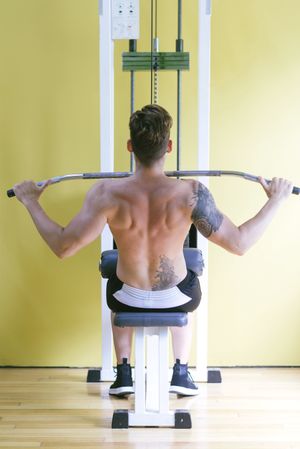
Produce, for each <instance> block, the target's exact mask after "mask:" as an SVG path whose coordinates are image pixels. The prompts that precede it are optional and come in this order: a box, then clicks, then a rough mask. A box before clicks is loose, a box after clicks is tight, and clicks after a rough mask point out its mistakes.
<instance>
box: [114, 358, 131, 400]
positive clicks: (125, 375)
mask: <svg viewBox="0 0 300 449" xmlns="http://www.w3.org/2000/svg"><path fill="white" fill-rule="evenodd" d="M132 393H134V390H133V382H132V375H131V366H130V365H129V363H127V359H123V363H122V364H121V365H117V378H116V380H115V381H114V383H113V384H112V385H111V386H110V389H109V394H113V395H115V396H126V395H127V394H132Z"/></svg>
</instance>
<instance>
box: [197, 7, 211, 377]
mask: <svg viewBox="0 0 300 449" xmlns="http://www.w3.org/2000/svg"><path fill="white" fill-rule="evenodd" d="M210 22H211V0H199V19H198V23H199V24H198V30H199V31H198V52H199V54H198V169H199V170H200V169H201V170H208V169H209V137H210V40H211V31H210ZM201 182H203V183H205V184H206V186H207V187H208V178H204V179H203V180H201ZM198 248H199V249H201V251H202V254H203V259H204V262H205V268H204V270H203V274H202V276H201V278H200V282H201V286H202V288H201V290H202V299H201V303H200V306H199V307H198V310H197V312H196V313H197V320H196V322H197V326H196V330H195V331H196V342H197V346H196V360H197V365H196V373H194V378H195V379H197V380H198V381H203V382H206V381H207V358H208V242H207V239H205V238H204V237H202V235H201V234H200V233H198Z"/></svg>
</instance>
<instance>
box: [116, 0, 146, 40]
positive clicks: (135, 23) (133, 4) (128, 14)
mask: <svg viewBox="0 0 300 449" xmlns="http://www.w3.org/2000/svg"><path fill="white" fill-rule="evenodd" d="M111 1H112V38H113V39H138V38H139V37H140V36H139V35H140V11H139V0H111Z"/></svg>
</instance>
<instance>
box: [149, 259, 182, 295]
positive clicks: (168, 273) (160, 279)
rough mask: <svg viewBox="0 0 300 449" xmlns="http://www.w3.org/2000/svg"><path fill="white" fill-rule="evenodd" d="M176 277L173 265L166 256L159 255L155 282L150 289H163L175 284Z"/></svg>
mask: <svg viewBox="0 0 300 449" xmlns="http://www.w3.org/2000/svg"><path fill="white" fill-rule="evenodd" d="M177 281H178V277H177V276H176V274H175V271H174V265H173V263H172V261H171V259H169V258H168V257H167V256H160V264H159V268H158V270H157V271H156V274H155V282H154V284H153V286H152V290H164V289H166V288H169V287H171V286H174V285H176V284H177Z"/></svg>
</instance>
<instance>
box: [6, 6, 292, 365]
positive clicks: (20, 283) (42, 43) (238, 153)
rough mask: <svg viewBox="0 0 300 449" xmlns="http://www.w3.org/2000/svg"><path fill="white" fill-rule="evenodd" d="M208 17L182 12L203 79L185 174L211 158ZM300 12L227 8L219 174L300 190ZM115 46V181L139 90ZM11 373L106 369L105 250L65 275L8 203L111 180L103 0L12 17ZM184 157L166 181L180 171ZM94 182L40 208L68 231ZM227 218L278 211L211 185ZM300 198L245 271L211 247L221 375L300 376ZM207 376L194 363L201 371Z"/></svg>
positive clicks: (217, 61)
mask: <svg viewBox="0 0 300 449" xmlns="http://www.w3.org/2000/svg"><path fill="white" fill-rule="evenodd" d="M197 3H198V2H197V1H196V0H189V1H188V2H183V6H184V8H183V38H184V46H185V50H186V51H189V52H190V54H191V70H190V71H189V72H187V73H184V74H183V104H182V107H183V117H182V147H183V155H182V168H183V169H192V168H194V166H195V163H196V151H197V76H198V70H197V58H198V46H197V25H198V22H197V13H198V8H197ZM158 4H159V23H158V32H159V37H160V49H161V50H162V51H169V50H171V51H172V50H174V49H175V39H176V33H177V29H176V28H177V23H176V22H177V20H176V14H177V12H176V7H177V2H176V1H175V0H164V1H158ZM149 14H150V2H149V1H146V0H141V30H142V32H141V39H140V40H139V42H138V49H139V50H141V51H142V50H149V47H150V17H149ZM299 17H300V4H299V2H298V1H296V0H286V2H284V4H283V3H282V2H281V1H279V0H252V1H251V2H249V1H246V0H214V1H213V15H212V78H211V88H212V90H211V96H212V98H211V99H212V102H211V155H210V166H211V168H212V169H233V170H243V171H249V172H252V173H254V174H262V175H264V176H266V177H272V176H273V175H278V176H285V177H288V178H291V179H293V180H294V181H295V183H296V184H297V183H298V185H299V184H300V177H299V166H300V164H299V163H300V152H299V132H298V129H299V126H298V117H299V112H300V110H299V104H300V101H299V100H300V90H299V82H298V80H299V73H300V63H299V58H298V49H299V43H300V29H299V26H298V24H299ZM127 48H128V43H127V42H117V43H116V45H115V50H116V51H115V70H116V73H115V119H116V130H115V142H116V163H115V169H116V170H128V168H129V156H128V153H127V152H126V140H127V138H128V118H129V74H128V73H123V72H122V71H121V52H122V51H127ZM0 54H1V64H2V70H1V72H0V95H1V102H0V123H1V125H0V126H1V133H0V148H1V152H0V177H1V186H2V196H1V197H0V214H1V220H0V270H1V290H0V310H1V314H0V342H1V343H0V365H44V366H52V365H53V366H54V365H56V366H58V365H66V366H93V365H96V366H97V365H99V363H100V361H101V354H100V342H101V329H100V301H99V275H98V267H97V264H98V258H99V243H98V242H95V243H94V244H92V245H91V246H90V247H89V248H86V249H85V250H83V251H82V252H81V253H79V254H78V255H77V256H76V257H74V258H71V259H69V260H66V261H63V262H62V261H60V260H58V259H56V258H55V256H53V255H52V254H51V253H50V252H49V251H48V249H47V248H46V246H45V244H44V243H43V242H42V241H41V239H40V237H39V236H38V235H37V234H36V232H35V231H34V229H33V226H32V223H31V221H30V218H29V217H28V216H27V214H26V211H25V210H24V209H23V208H22V207H21V206H20V205H19V204H18V203H17V201H16V200H8V199H7V198H6V197H5V195H4V192H5V189H6V188H8V187H11V186H12V185H13V183H15V182H17V181H19V180H22V179H24V178H33V179H43V178H47V177H49V176H53V175H57V174H64V173H71V172H83V171H92V170H98V168H99V70H98V69H99V68H98V63H99V55H98V2H97V1H96V0H92V1H88V2H87V1H85V0H43V1H40V0H26V2H24V1H23V0H1V2H0ZM136 80H137V85H136V107H141V106H142V105H144V104H146V103H149V101H150V84H149V83H150V76H149V73H138V74H137V75H136ZM159 102H160V103H161V104H162V105H163V106H165V107H166V108H167V109H168V110H170V112H171V113H172V115H173V117H174V129H173V135H172V138H173V141H174V149H175V148H176V133H175V129H176V74H175V73H170V72H168V73H160V74H159ZM175 164H176V161H175V152H174V153H173V155H172V156H170V157H169V159H168V163H167V168H168V169H173V168H175ZM89 186H90V183H88V182H86V181H85V182H70V183H65V184H60V185H57V186H53V187H51V188H49V190H48V191H47V193H45V195H44V197H43V199H42V203H43V205H45V207H46V209H47V211H48V213H49V215H50V216H51V217H53V218H54V219H56V220H58V221H59V222H61V223H62V224H66V223H67V222H68V221H69V220H70V218H71V217H72V216H73V215H74V214H75V213H76V211H77V210H78V209H79V208H80V205H81V203H82V200H83V198H84V194H85V192H86V191H87V189H88V188H89ZM210 186H211V190H212V192H213V193H214V195H215V198H216V201H217V204H218V205H219V207H220V209H222V211H223V212H225V213H226V214H227V215H228V216H230V217H231V218H232V220H233V221H234V222H235V223H237V224H239V223H241V222H242V221H243V220H246V219H247V218H249V216H251V215H253V214H254V213H256V211H257V209H258V207H260V205H262V204H263V202H264V201H265V197H264V193H263V192H262V190H261V189H260V187H259V186H258V185H256V184H253V183H250V182H245V181H243V180H240V179H229V178H222V179H215V180H211V182H210ZM299 228H300V209H299V198H298V197H292V198H291V199H290V200H289V201H288V202H287V203H286V204H285V205H284V206H283V208H282V209H281V211H280V212H279V213H278V215H277V217H276V219H275V220H274V222H273V223H272V225H271V227H270V229H269V231H268V232H267V234H266V236H265V237H264V238H263V239H262V240H261V241H260V242H259V243H258V245H257V246H256V247H255V248H253V249H252V250H251V251H250V252H249V253H248V254H246V255H245V256H243V257H241V258H240V257H236V256H232V255H231V254H228V253H226V252H224V251H223V250H221V249H219V248H217V247H215V246H213V245H210V251H209V364H210V365H270V364H276V365H299V364H300V348H299V343H298V342H299V337H300V335H299V334H300V331H299V316H300V284H299V265H298V254H299V249H300V248H299V237H298V229H299ZM193 361H194V355H193V357H192V362H193Z"/></svg>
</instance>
